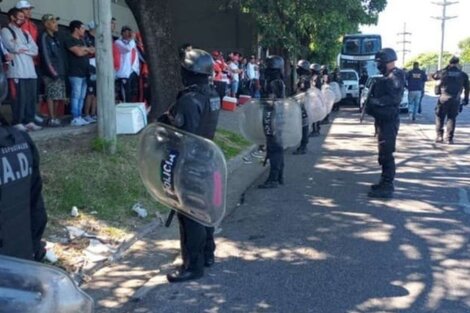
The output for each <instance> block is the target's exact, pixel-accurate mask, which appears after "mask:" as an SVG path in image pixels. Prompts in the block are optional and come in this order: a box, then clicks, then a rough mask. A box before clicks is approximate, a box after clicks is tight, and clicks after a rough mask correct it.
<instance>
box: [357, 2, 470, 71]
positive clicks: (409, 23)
mask: <svg viewBox="0 0 470 313" xmlns="http://www.w3.org/2000/svg"><path fill="white" fill-rule="evenodd" d="M443 1H444V0H388V1H387V2H388V3H387V7H386V8H385V10H384V11H382V12H381V13H380V14H379V21H378V23H377V25H376V26H362V27H361V28H360V29H361V31H362V32H363V33H378V34H380V35H382V46H383V47H391V48H394V49H395V50H396V51H398V50H402V49H403V46H402V45H401V44H398V43H397V42H399V41H403V37H399V36H398V35H397V34H398V33H402V32H403V29H404V23H406V31H407V32H410V33H412V34H411V35H409V36H407V37H406V38H407V41H411V44H408V45H407V47H406V49H407V50H411V52H409V53H408V54H407V55H406V58H407V59H408V58H410V57H412V56H416V55H418V54H420V53H423V52H433V51H435V52H438V51H439V50H440V45H441V21H440V20H436V19H433V18H431V16H439V17H440V16H442V6H438V5H435V4H433V2H443ZM455 1H459V2H458V3H456V4H453V5H449V6H447V14H446V15H447V16H457V17H456V18H454V19H450V20H447V21H446V26H445V40H444V50H446V51H449V52H451V53H456V52H458V50H459V49H458V42H459V41H461V40H462V39H465V38H467V37H470V0H447V2H455ZM398 58H399V61H400V62H399V63H400V64H401V60H402V55H401V53H399V55H398ZM405 62H406V60H405Z"/></svg>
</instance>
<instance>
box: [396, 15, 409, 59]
mask: <svg viewBox="0 0 470 313" xmlns="http://www.w3.org/2000/svg"><path fill="white" fill-rule="evenodd" d="M397 35H398V36H402V37H403V38H402V41H399V42H397V43H398V44H402V45H403V48H402V50H401V53H402V57H403V59H402V66H403V67H405V56H406V53H408V52H410V50H407V49H406V45H407V44H410V43H411V41H408V40H406V39H407V38H406V36H411V33H410V32H407V31H406V23H403V32H401V33H398V34H397Z"/></svg>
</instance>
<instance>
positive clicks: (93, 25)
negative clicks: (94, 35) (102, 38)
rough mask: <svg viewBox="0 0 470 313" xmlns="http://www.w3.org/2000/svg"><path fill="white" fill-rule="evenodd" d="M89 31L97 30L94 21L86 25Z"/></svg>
mask: <svg viewBox="0 0 470 313" xmlns="http://www.w3.org/2000/svg"><path fill="white" fill-rule="evenodd" d="M86 26H87V28H88V30H92V29H96V23H95V22H94V21H91V22H88V24H86Z"/></svg>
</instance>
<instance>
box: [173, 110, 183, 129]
mask: <svg viewBox="0 0 470 313" xmlns="http://www.w3.org/2000/svg"><path fill="white" fill-rule="evenodd" d="M183 125H184V116H183V114H181V113H176V116H175V119H174V126H176V127H182V126H183Z"/></svg>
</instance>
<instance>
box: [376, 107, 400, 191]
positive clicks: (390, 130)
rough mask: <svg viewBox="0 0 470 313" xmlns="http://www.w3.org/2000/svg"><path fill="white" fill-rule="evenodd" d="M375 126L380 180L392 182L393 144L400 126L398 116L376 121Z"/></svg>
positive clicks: (393, 168)
mask: <svg viewBox="0 0 470 313" xmlns="http://www.w3.org/2000/svg"><path fill="white" fill-rule="evenodd" d="M375 127H376V130H377V139H378V149H379V159H378V161H379V164H380V165H381V166H382V177H381V181H382V182H384V183H392V182H393V179H394V178H395V158H394V157H393V152H395V144H396V139H397V135H398V129H399V127H400V120H399V119H398V116H397V117H396V119H392V120H387V121H383V120H382V121H380V120H379V121H376V122H375Z"/></svg>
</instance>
